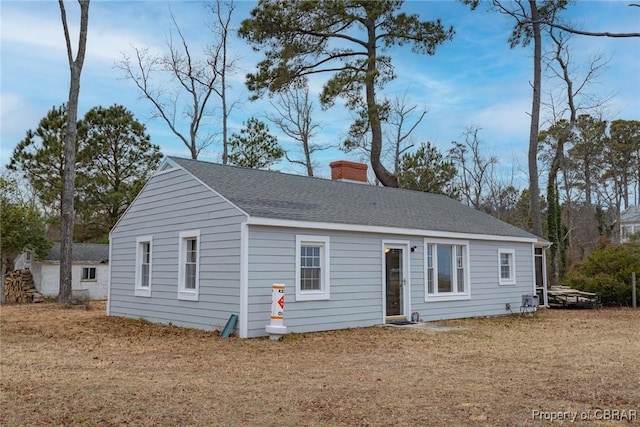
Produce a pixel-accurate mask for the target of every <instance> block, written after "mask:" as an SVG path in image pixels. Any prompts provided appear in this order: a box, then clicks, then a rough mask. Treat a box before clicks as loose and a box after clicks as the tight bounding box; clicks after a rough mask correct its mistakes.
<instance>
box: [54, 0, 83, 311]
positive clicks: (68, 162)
mask: <svg viewBox="0 0 640 427" xmlns="http://www.w3.org/2000/svg"><path fill="white" fill-rule="evenodd" d="M58 4H59V5H60V15H61V18H62V28H63V29H64V39H65V42H66V46H67V57H68V59H69V70H70V73H71V82H70V85H69V103H68V110H67V127H66V131H65V139H64V146H65V149H64V156H65V163H64V177H63V181H62V183H63V184H62V207H61V216H62V229H61V234H62V239H61V244H60V293H59V294H58V301H60V302H61V303H68V302H70V301H71V278H72V276H71V275H72V273H71V263H72V248H73V217H74V206H73V195H74V192H75V191H74V190H75V186H74V181H75V157H76V134H77V122H78V120H77V119H78V96H79V94H80V74H81V73H82V65H83V64H84V56H85V52H86V46H87V26H88V23H89V0H78V4H79V5H80V35H79V38H78V51H77V54H76V58H75V59H74V58H73V49H72V47H71V37H70V36H69V27H68V24H67V13H66V11H65V8H64V2H63V0H58Z"/></svg>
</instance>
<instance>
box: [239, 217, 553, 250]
mask: <svg viewBox="0 0 640 427" xmlns="http://www.w3.org/2000/svg"><path fill="white" fill-rule="evenodd" d="M247 224H248V225H261V226H270V227H289V228H306V229H312V230H331V231H356V232H362V233H378V234H400V235H405V236H419V237H437V238H449V239H467V240H490V241H501V242H504V241H509V242H522V243H535V244H544V242H541V241H540V239H539V238H537V237H535V236H533V237H520V236H503V235H493V234H481V233H458V232H451V231H437V230H423V229H415V228H396V227H383V226H376V225H363V224H342V223H330V222H308V221H297V220H288V219H275V218H265V217H256V216H249V217H248V219H247ZM545 242H546V241H545ZM547 243H548V242H547Z"/></svg>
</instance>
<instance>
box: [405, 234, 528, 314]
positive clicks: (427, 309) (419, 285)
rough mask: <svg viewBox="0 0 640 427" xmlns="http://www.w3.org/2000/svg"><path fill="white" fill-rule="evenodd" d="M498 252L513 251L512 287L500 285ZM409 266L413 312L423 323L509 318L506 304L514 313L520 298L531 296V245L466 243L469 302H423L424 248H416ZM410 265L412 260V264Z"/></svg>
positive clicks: (472, 241) (486, 242)
mask: <svg viewBox="0 0 640 427" xmlns="http://www.w3.org/2000/svg"><path fill="white" fill-rule="evenodd" d="M498 249H513V250H514V251H515V270H516V271H515V273H516V283H515V285H499V284H498V283H499V278H498V277H499V276H498V274H499V270H498ZM418 251H419V253H418V252H416V253H414V254H412V255H414V258H416V259H415V263H412V270H413V271H412V274H414V276H413V279H412V288H411V291H412V292H411V294H412V295H411V299H412V304H411V307H412V310H413V311H417V312H419V313H420V318H421V319H422V320H442V319H456V318H462V317H474V316H497V315H503V314H510V312H509V311H507V310H506V308H505V304H506V303H509V304H510V305H511V310H512V311H513V312H514V313H517V312H518V311H519V309H520V304H521V302H522V294H530V293H534V290H533V287H534V285H533V284H534V279H533V246H532V244H530V243H514V242H492V241H474V240H471V241H469V257H470V261H469V265H470V273H471V274H470V277H471V298H470V299H467V300H457V301H428V302H425V286H424V267H423V265H422V263H423V261H422V259H423V256H424V247H423V246H419V247H418ZM412 261H413V260H412Z"/></svg>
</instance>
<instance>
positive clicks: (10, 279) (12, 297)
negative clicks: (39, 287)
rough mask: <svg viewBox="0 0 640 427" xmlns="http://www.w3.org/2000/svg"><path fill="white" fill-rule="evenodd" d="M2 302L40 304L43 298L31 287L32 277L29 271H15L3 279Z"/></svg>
mask: <svg viewBox="0 0 640 427" xmlns="http://www.w3.org/2000/svg"><path fill="white" fill-rule="evenodd" d="M4 300H5V301H6V302H17V303H28V302H42V301H43V300H44V297H43V296H42V295H41V294H39V293H38V291H36V288H35V287H34V286H33V276H32V275H31V272H30V271H29V270H15V271H14V272H12V273H9V275H7V276H6V277H5V279H4Z"/></svg>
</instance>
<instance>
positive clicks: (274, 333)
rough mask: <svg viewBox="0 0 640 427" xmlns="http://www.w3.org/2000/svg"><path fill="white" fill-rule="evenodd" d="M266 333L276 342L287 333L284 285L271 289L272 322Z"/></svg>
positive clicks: (277, 285) (275, 285)
mask: <svg viewBox="0 0 640 427" xmlns="http://www.w3.org/2000/svg"><path fill="white" fill-rule="evenodd" d="M265 331H266V332H267V333H268V334H269V338H270V339H272V340H274V341H277V340H279V339H280V338H281V337H282V336H283V335H286V333H287V327H286V326H284V285H281V284H274V285H273V286H272V287H271V322H270V323H269V324H268V325H267V326H266V327H265Z"/></svg>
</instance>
